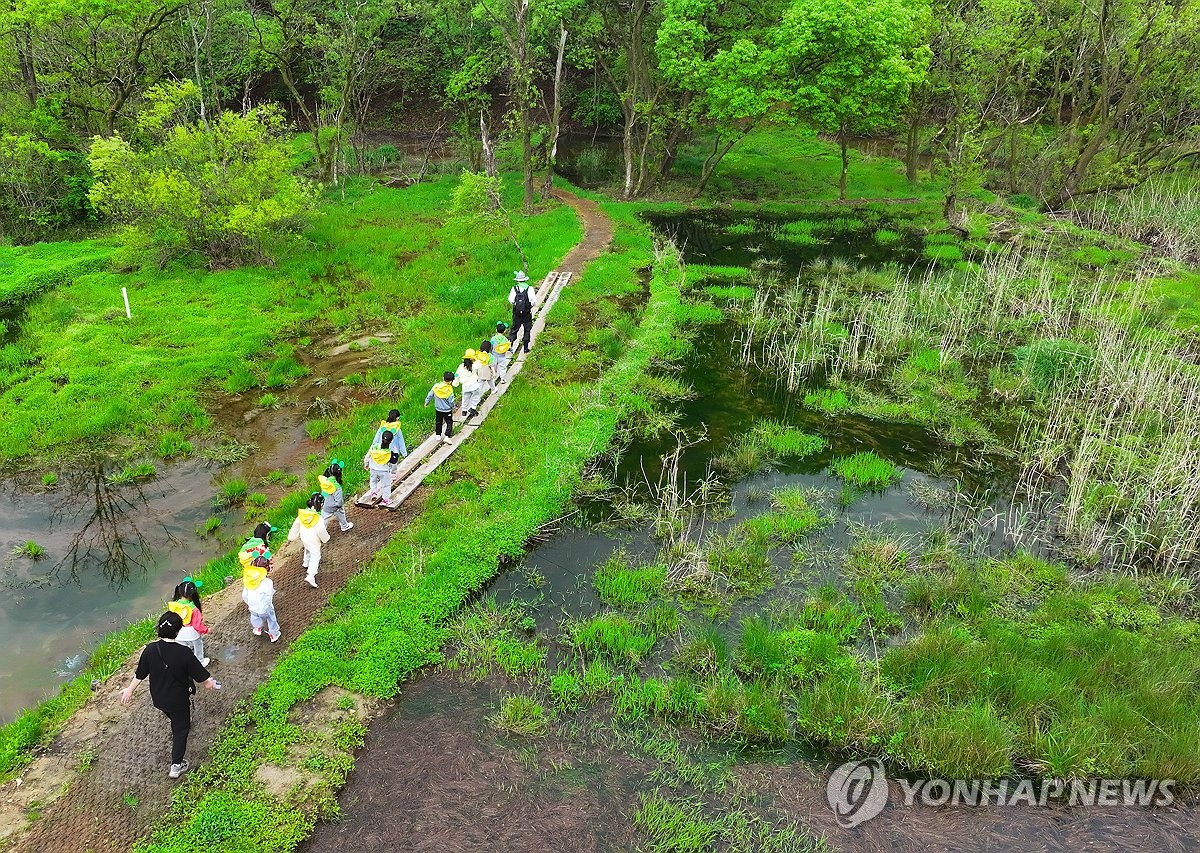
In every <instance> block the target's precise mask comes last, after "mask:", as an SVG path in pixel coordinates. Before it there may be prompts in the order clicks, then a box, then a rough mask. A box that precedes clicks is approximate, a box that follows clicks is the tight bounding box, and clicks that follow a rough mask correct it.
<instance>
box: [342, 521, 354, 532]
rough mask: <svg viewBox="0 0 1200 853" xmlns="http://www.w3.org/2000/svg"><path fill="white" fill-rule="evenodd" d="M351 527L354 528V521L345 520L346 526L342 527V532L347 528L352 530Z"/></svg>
mask: <svg viewBox="0 0 1200 853" xmlns="http://www.w3.org/2000/svg"><path fill="white" fill-rule="evenodd" d="M353 528H354V522H353V521H347V522H346V526H345V527H343V528H342V532H343V533H345V532H346V531H347V530H352V529H353Z"/></svg>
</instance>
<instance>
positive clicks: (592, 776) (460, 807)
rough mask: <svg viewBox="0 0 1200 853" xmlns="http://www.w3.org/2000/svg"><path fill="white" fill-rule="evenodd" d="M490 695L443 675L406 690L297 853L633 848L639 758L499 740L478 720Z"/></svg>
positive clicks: (556, 742)
mask: <svg viewBox="0 0 1200 853" xmlns="http://www.w3.org/2000/svg"><path fill="white" fill-rule="evenodd" d="M494 689H495V686H494V685H488V684H465V685H464V684H460V683H458V681H457V680H456V679H455V678H454V677H452V676H450V675H447V674H444V673H443V674H438V675H434V676H431V677H428V678H423V679H421V680H419V681H416V682H414V683H413V684H411V685H410V686H409V687H408V688H407V689H406V690H405V692H404V695H403V696H402V697H401V698H400V699H398V700H397V701H396V703H395V704H394V706H393V708H392V710H391V711H390V712H389V713H386V714H384V715H383V716H382V717H380V718H378V719H377V720H376V721H375V722H374V723H373V724H372V725H371V729H370V733H369V734H368V735H367V743H366V747H365V748H364V749H363V750H362V752H361V753H360V754H359V756H358V760H357V763H356V764H355V769H354V772H353V773H352V774H351V776H350V781H349V782H348V783H347V785H346V787H345V788H344V789H343V791H342V794H341V797H340V798H339V800H340V802H341V806H342V812H343V818H342V820H341V821H340V822H338V823H333V824H321V825H319V826H318V827H317V830H316V832H314V833H313V835H312V837H311V838H310V839H309V840H308V841H307V842H305V843H304V844H302V845H301V846H300V848H299V849H300V850H301V851H305V853H325V851H328V853H335V851H342V850H351V849H353V850H361V851H392V850H414V851H456V852H457V851H476V850H477V851H488V850H491V851H501V850H512V851H518V850H520V851H525V850H554V851H563V853H573V851H581V853H592V851H596V853H601V851H614V853H615V851H622V850H632V849H634V848H635V847H636V845H637V837H636V836H635V835H634V834H633V830H632V823H631V821H630V820H629V814H630V812H631V805H630V799H631V791H633V790H635V786H636V784H637V782H638V781H639V780H640V779H641V777H642V776H643V774H644V768H642V767H641V765H640V764H639V762H637V761H636V760H634V759H631V758H629V757H628V756H624V755H620V754H614V753H611V752H608V751H605V750H604V749H603V748H601V747H599V746H595V745H586V744H581V743H578V742H572V741H569V740H565V739H563V740H560V739H554V738H550V739H548V740H547V741H544V742H543V741H528V742H527V741H524V740H522V739H519V738H512V739H506V740H503V741H500V740H498V739H497V737H496V734H495V732H494V730H493V729H492V728H491V726H490V725H489V724H488V722H487V719H486V717H487V715H488V714H489V713H490V712H491V710H492V709H491V708H490V707H489V706H490V703H491V702H492V700H493V692H494ZM633 802H634V805H636V797H634V798H633Z"/></svg>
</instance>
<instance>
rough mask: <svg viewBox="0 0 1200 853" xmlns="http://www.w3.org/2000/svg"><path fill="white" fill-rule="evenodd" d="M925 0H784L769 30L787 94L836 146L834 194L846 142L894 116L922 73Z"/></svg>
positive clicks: (842, 185) (842, 183) (841, 184)
mask: <svg viewBox="0 0 1200 853" xmlns="http://www.w3.org/2000/svg"><path fill="white" fill-rule="evenodd" d="M927 15H928V9H927V7H925V6H923V5H922V4H920V3H907V2H902V0H792V2H791V3H790V4H789V5H788V7H787V9H786V10H785V11H784V14H783V20H782V22H781V24H780V27H779V29H778V30H777V31H776V37H777V42H776V50H777V52H778V56H779V59H780V61H781V63H782V74H781V75H780V79H784V80H787V81H789V82H788V84H787V97H788V98H789V100H790V101H791V103H792V106H793V108H794V109H795V110H796V111H797V113H798V114H799V115H800V116H801V117H802V118H803V120H804V121H806V122H808V123H810V124H812V125H813V126H815V127H817V128H818V129H820V130H822V131H824V132H826V133H830V134H835V135H836V136H837V138H838V141H839V143H840V146H841V152H842V172H841V178H840V180H839V181H838V195H839V197H840V198H845V197H846V176H847V173H848V171H849V158H848V153H847V143H848V140H849V137H850V136H852V135H854V134H861V133H874V132H878V131H881V130H885V129H888V128H890V127H892V126H894V125H895V124H896V123H897V121H898V120H899V118H900V116H901V113H902V111H903V109H904V106H905V104H906V102H907V100H908V96H909V93H910V91H911V90H912V88H913V86H914V85H916V84H917V83H919V82H920V81H921V79H922V78H923V76H924V74H925V72H926V69H927V66H928V63H929V56H930V52H929V48H928V46H927V45H925V44H924V43H923V42H922V35H923V27H922V20H923V19H924V18H925V17H926V16H927Z"/></svg>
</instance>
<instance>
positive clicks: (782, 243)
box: [646, 206, 929, 276]
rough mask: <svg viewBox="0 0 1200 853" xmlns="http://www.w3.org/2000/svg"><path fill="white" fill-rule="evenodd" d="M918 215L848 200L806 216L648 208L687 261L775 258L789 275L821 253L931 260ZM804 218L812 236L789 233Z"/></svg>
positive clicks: (739, 262)
mask: <svg viewBox="0 0 1200 853" xmlns="http://www.w3.org/2000/svg"><path fill="white" fill-rule="evenodd" d="M918 215H919V214H915V213H913V212H911V211H907V210H904V209H898V210H888V211H884V212H877V211H874V210H872V209H871V208H864V207H854V206H846V207H839V208H836V209H830V210H819V211H806V212H805V213H804V215H803V216H797V215H794V214H793V215H788V214H786V213H765V212H761V213H754V214H752V215H751V214H746V213H741V212H734V211H725V210H712V209H709V210H692V211H688V212H686V213H671V214H656V213H647V214H646V220H647V221H648V222H649V223H650V224H651V225H652V226H653V227H654V228H655V230H656V231H658V232H659V233H660V234H663V235H664V236H667V237H670V238H671V239H673V240H674V241H675V243H676V245H678V246H679V248H680V249H681V251H682V252H683V257H684V260H685V261H686V262H687V263H690V264H708V265H712V266H740V267H749V266H751V265H752V264H754V263H756V262H758V261H763V260H767V259H770V260H772V261H776V262H778V263H779V264H780V265H781V268H782V270H783V272H784V274H785V275H792V276H794V275H796V274H797V273H799V272H800V271H801V270H802V269H803V268H804V267H806V266H808V265H809V264H811V263H812V262H813V261H815V260H817V259H818V258H826V259H829V260H833V259H841V260H846V261H850V262H851V263H854V264H856V265H861V266H868V267H882V266H886V265H897V266H900V267H911V266H914V265H918V266H928V265H929V261H928V260H926V259H925V258H924V257H923V250H924V232H923V231H922V230H921V229H920V228H918V227H917V226H916V225H915V221H914V220H915V219H916V218H917V217H918ZM798 219H802V220H805V221H807V222H811V223H814V225H813V227H812V228H811V230H808V231H805V232H803V233H805V234H808V235H810V237H811V238H812V240H811V241H810V242H802V243H800V242H796V237H795V235H793V239H790V240H789V239H787V236H786V234H787V232H786V226H788V224H789V223H795V222H796V221H797V220H798ZM880 229H888V230H891V231H894V232H896V233H897V234H898V235H899V239H897V240H896V241H894V242H890V243H881V242H880V241H879V240H877V239H876V237H875V235H876V233H877V232H878V231H879V230H880ZM799 239H806V238H804V237H801V238H799Z"/></svg>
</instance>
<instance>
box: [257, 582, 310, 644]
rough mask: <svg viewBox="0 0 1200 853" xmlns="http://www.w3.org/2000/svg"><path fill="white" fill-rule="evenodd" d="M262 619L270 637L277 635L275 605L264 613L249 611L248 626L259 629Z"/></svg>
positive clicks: (260, 628)
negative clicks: (265, 623)
mask: <svg viewBox="0 0 1200 853" xmlns="http://www.w3.org/2000/svg"><path fill="white" fill-rule="evenodd" d="M313 574H316V572H313ZM264 619H265V620H266V622H267V631H268V632H270V634H271V636H272V637H277V636H279V619H277V618H276V616H275V605H274V604H272V605H270V606H269V607H267V612H266V613H251V614H250V627H251V628H253V629H254V630H255V631H261V630H262V626H263V620H264Z"/></svg>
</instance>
